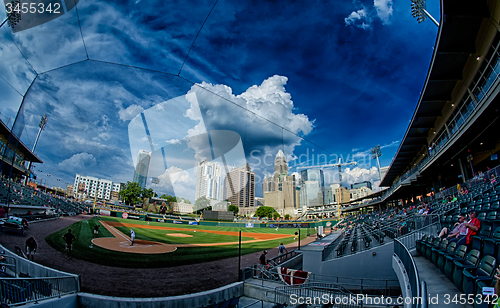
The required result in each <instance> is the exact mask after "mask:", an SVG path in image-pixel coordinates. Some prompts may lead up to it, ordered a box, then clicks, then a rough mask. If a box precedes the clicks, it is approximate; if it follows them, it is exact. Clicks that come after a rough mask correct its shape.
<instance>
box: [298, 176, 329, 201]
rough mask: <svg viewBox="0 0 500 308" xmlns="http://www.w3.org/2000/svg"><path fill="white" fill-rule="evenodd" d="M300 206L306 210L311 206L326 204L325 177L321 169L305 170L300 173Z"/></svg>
mask: <svg viewBox="0 0 500 308" xmlns="http://www.w3.org/2000/svg"><path fill="white" fill-rule="evenodd" d="M300 176H301V178H300V183H301V188H300V206H301V207H302V210H306V209H307V207H309V206H317V205H323V204H324V193H323V192H324V188H325V182H324V176H323V170H321V169H305V170H302V171H301V173H300Z"/></svg>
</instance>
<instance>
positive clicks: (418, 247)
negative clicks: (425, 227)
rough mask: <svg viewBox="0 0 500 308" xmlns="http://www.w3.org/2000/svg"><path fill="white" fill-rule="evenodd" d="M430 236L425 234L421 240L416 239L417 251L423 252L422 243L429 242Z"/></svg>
mask: <svg viewBox="0 0 500 308" xmlns="http://www.w3.org/2000/svg"><path fill="white" fill-rule="evenodd" d="M428 237H429V235H427V234H424V236H422V238H421V239H419V240H417V241H416V244H415V245H416V249H417V252H418V253H419V254H422V244H423V243H424V242H427V238H428Z"/></svg>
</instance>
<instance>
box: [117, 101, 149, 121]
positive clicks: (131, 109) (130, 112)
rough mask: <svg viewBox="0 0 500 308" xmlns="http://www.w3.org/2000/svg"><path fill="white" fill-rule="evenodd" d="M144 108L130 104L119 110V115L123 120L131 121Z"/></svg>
mask: <svg viewBox="0 0 500 308" xmlns="http://www.w3.org/2000/svg"><path fill="white" fill-rule="evenodd" d="M143 111H144V108H142V107H141V106H138V105H130V106H128V107H127V108H125V109H120V110H119V111H118V117H119V118H120V120H122V121H130V120H132V119H133V118H134V117H135V116H136V115H138V114H139V113H141V112H143Z"/></svg>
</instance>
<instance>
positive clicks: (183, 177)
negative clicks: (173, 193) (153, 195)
mask: <svg viewBox="0 0 500 308" xmlns="http://www.w3.org/2000/svg"><path fill="white" fill-rule="evenodd" d="M167 177H169V179H170V182H171V183H172V184H177V183H189V182H190V181H192V179H191V177H190V176H189V173H188V172H187V171H186V170H182V169H181V168H177V167H175V166H172V167H170V168H168V169H167V170H165V173H163V174H162V175H160V177H159V178H160V180H162V179H166V178H167Z"/></svg>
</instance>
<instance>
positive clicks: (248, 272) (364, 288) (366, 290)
mask: <svg viewBox="0 0 500 308" xmlns="http://www.w3.org/2000/svg"><path fill="white" fill-rule="evenodd" d="M242 271H243V274H242V279H243V281H247V280H249V279H256V280H258V281H259V285H261V286H264V285H265V282H275V283H281V284H283V285H285V283H284V282H283V281H282V279H284V280H287V281H292V280H293V281H294V284H296V285H301V284H310V283H324V284H335V285H342V286H343V287H344V288H345V289H346V290H349V291H350V292H353V293H357V294H366V295H374V296H380V295H383V296H395V295H399V294H400V293H401V289H400V286H399V281H398V280H395V279H375V278H356V277H342V276H331V275H320V274H315V273H311V274H310V275H309V278H302V277H297V276H293V275H288V274H281V277H282V279H281V278H280V274H279V273H278V271H277V269H276V268H269V269H268V268H266V267H263V268H262V267H259V266H257V265H254V267H247V268H244V269H243V270H242Z"/></svg>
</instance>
